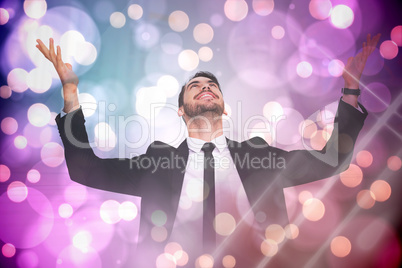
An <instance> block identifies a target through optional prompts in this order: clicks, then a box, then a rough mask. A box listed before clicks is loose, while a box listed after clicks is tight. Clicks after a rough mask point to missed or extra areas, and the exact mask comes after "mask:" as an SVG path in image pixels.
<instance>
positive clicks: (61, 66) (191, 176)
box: [37, 35, 380, 267]
mask: <svg viewBox="0 0 402 268" xmlns="http://www.w3.org/2000/svg"><path fill="white" fill-rule="evenodd" d="M379 37H380V36H379V35H376V36H375V37H373V38H371V36H370V35H368V36H367V42H365V43H364V44H363V50H362V52H360V53H359V54H357V55H356V56H355V57H351V58H349V60H348V62H347V64H346V66H345V70H344V73H343V78H344V80H345V88H344V89H343V95H342V98H341V100H340V101H339V106H338V111H337V114H336V118H335V122H334V123H335V124H334V126H335V129H334V131H333V135H332V136H331V138H330V139H329V140H328V142H327V144H326V145H325V147H324V148H323V149H322V150H319V151H308V150H295V151H284V150H281V149H278V148H275V147H272V146H270V145H268V144H267V143H266V142H265V141H264V140H263V139H261V138H253V139H250V140H247V141H244V142H241V143H239V142H236V141H233V140H229V139H227V138H225V136H224V135H223V127H222V115H223V114H224V113H225V110H224V101H223V95H222V91H221V87H220V84H219V82H218V80H217V79H216V77H215V76H214V75H213V74H211V73H209V72H198V73H197V74H195V75H194V76H193V77H191V78H190V79H189V81H188V82H187V83H185V85H183V87H182V90H181V92H180V95H179V108H178V115H179V116H181V117H182V118H183V119H184V121H185V123H186V126H187V129H188V136H189V137H188V138H187V139H186V140H184V141H183V142H182V143H181V144H180V146H179V147H178V148H174V147H172V146H169V145H167V144H165V143H162V142H158V141H155V142H153V143H152V144H151V145H150V146H149V147H148V149H147V151H146V153H145V154H143V155H140V156H137V157H134V158H132V159H101V158H99V157H97V156H96V155H95V154H94V152H93V151H92V148H91V147H90V146H89V142H88V136H87V132H86V129H85V125H84V123H85V119H84V116H83V113H82V110H81V108H80V105H79V102H78V95H77V85H78V77H77V76H76V75H75V73H74V72H73V71H72V68H71V65H70V64H68V63H64V62H63V61H62V59H61V51H60V47H57V49H56V52H55V49H54V41H53V39H50V40H49V48H47V47H46V45H44V43H43V42H42V41H40V40H38V45H37V47H38V49H39V50H40V51H41V52H42V53H43V55H44V56H45V57H46V58H47V59H48V60H50V61H51V62H52V63H53V64H54V66H55V69H56V71H57V72H58V74H59V77H60V80H61V82H62V85H63V94H64V108H63V111H62V113H61V114H59V115H58V116H57V118H56V121H57V125H58V128H59V132H60V136H61V139H62V142H63V144H64V147H65V158H66V163H67V166H68V170H69V174H70V177H71V179H72V180H74V181H76V182H78V183H81V184H83V185H86V186H89V187H93V188H97V189H101V190H106V191H112V192H116V193H123V194H129V195H135V196H140V197H141V222H140V235H139V242H138V247H137V256H138V257H137V259H136V260H137V262H138V263H137V264H136V265H137V266H134V267H152V266H154V265H155V260H156V259H157V258H159V257H160V256H162V255H163V253H164V251H165V246H166V245H167V244H168V243H177V244H179V245H180V247H181V249H182V251H181V253H180V254H177V255H175V256H172V258H176V259H175V261H177V262H178V261H180V260H179V259H180V258H182V257H183V256H186V258H187V259H188V261H187V265H188V266H189V267H192V266H194V263H195V262H202V261H205V256H207V258H209V260H211V261H213V262H214V265H215V266H214V267H219V266H221V265H222V259H223V258H224V257H225V256H226V257H228V256H230V258H233V259H234V260H235V261H236V267H254V266H257V265H260V264H261V263H263V262H264V258H268V257H267V256H269V258H273V259H274V260H273V261H272V262H270V263H271V264H273V265H275V266H276V265H286V259H287V258H288V257H286V256H285V257H284V256H283V254H281V253H280V252H279V253H277V254H275V253H274V254H270V253H269V252H268V253H267V250H264V249H263V248H264V246H263V245H270V244H269V243H271V245H272V243H274V244H273V245H272V246H274V247H275V246H276V247H278V245H275V242H272V240H269V241H267V237H266V236H265V235H266V230H267V228H269V227H270V226H274V225H275V226H281V227H282V228H284V227H285V226H286V225H287V224H288V217H287V212H286V207H285V199H284V194H283V188H285V187H290V186H295V185H300V184H304V183H308V182H312V181H316V180H319V179H323V178H327V177H330V176H332V175H334V174H337V173H339V172H342V171H344V170H346V169H347V168H348V166H349V163H350V160H351V157H352V153H353V147H354V144H355V141H356V139H357V136H358V134H359V131H360V130H361V128H362V127H363V123H364V120H365V118H366V116H367V111H366V109H365V108H364V107H363V106H362V105H361V104H359V103H358V101H357V99H358V95H359V92H360V91H359V89H358V88H359V79H360V76H361V74H362V71H363V69H364V66H365V63H366V61H367V58H368V56H369V55H370V54H371V53H372V51H373V50H374V48H375V46H376V44H377V43H378V40H379ZM274 162H275V163H274ZM211 176H212V181H211ZM211 230H212V233H211ZM264 243H265V244H264ZM177 244H176V245H177ZM265 248H266V247H265ZM268 251H269V250H268ZM205 254H208V255H205ZM272 255H274V256H273V257H272ZM200 256H204V259H200V258H202V257H200Z"/></svg>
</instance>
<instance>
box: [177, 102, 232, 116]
mask: <svg viewBox="0 0 402 268" xmlns="http://www.w3.org/2000/svg"><path fill="white" fill-rule="evenodd" d="M183 109H184V113H185V114H186V115H187V116H188V117H190V118H193V117H196V116H200V115H203V114H204V115H205V114H207V113H210V114H213V115H215V116H221V115H222V114H223V111H224V109H225V108H224V105H223V104H218V103H214V102H208V103H203V104H188V103H184V104H183Z"/></svg>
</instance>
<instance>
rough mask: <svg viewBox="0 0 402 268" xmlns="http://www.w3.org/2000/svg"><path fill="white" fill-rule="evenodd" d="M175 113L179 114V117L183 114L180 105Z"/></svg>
mask: <svg viewBox="0 0 402 268" xmlns="http://www.w3.org/2000/svg"><path fill="white" fill-rule="evenodd" d="M177 115H178V116H180V117H181V116H183V115H184V112H183V108H182V107H180V108H179V110H177Z"/></svg>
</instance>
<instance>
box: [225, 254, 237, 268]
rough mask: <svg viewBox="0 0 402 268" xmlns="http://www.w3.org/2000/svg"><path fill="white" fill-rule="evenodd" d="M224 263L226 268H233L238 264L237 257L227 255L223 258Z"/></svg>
mask: <svg viewBox="0 0 402 268" xmlns="http://www.w3.org/2000/svg"><path fill="white" fill-rule="evenodd" d="M222 265H223V267H225V268H233V267H235V266H236V259H235V257H233V256H232V255H226V256H225V257H223V259H222Z"/></svg>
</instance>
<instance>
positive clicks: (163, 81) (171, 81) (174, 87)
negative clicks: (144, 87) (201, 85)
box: [156, 75, 180, 98]
mask: <svg viewBox="0 0 402 268" xmlns="http://www.w3.org/2000/svg"><path fill="white" fill-rule="evenodd" d="M156 86H157V87H158V88H160V89H162V90H163V91H164V92H165V94H166V97H168V98H170V97H174V96H176V94H177V93H178V91H179V87H180V85H179V81H177V79H176V78H174V77H173V76H171V75H163V76H161V77H160V78H159V79H158V82H157V83H156Z"/></svg>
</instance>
